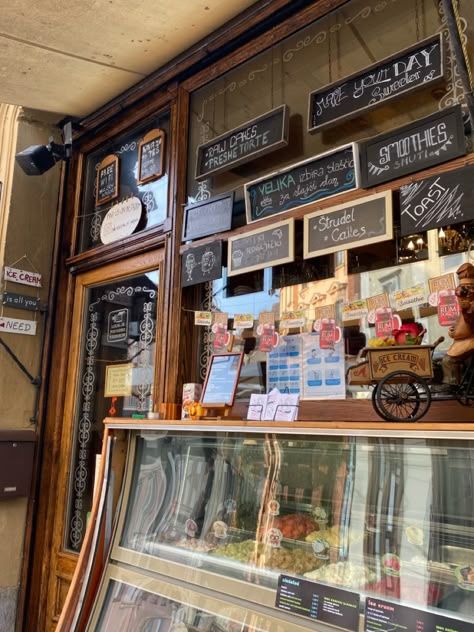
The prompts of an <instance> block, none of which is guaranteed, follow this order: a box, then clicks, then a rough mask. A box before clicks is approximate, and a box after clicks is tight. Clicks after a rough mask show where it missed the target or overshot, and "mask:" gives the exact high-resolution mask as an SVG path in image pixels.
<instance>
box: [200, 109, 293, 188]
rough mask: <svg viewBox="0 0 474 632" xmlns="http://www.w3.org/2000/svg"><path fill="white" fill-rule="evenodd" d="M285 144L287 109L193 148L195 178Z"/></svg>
mask: <svg viewBox="0 0 474 632" xmlns="http://www.w3.org/2000/svg"><path fill="white" fill-rule="evenodd" d="M287 144H288V108H287V106H286V105H280V107H278V108H275V109H274V110H272V111H271V112H267V113H266V114H262V116H259V117H258V118H255V119H253V120H251V121H248V122H247V123H245V124H244V125H241V126H240V127H236V128H235V129H232V130H230V131H229V132H226V133H225V134H221V135H220V136H217V137H216V138H213V139H212V140H211V141H209V142H207V143H205V144H203V145H199V147H198V148H197V160H196V176H195V177H196V180H203V179H204V178H207V177H209V176H211V175H213V174H216V173H219V172H221V171H229V169H232V168H233V167H236V166H237V165H241V164H243V163H244V162H248V161H249V160H253V159H254V158H257V157H259V156H263V155H265V154H268V153H269V152H271V151H275V150H276V149H279V148H280V147H284V146H285V145H287Z"/></svg>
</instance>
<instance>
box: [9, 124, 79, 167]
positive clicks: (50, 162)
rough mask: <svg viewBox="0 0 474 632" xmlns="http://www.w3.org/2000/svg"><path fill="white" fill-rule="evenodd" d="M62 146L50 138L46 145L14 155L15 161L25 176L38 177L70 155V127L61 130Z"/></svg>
mask: <svg viewBox="0 0 474 632" xmlns="http://www.w3.org/2000/svg"><path fill="white" fill-rule="evenodd" d="M63 138H64V145H59V144H58V143H55V142H54V141H53V139H52V138H50V139H49V144H48V145H31V147H27V148H26V149H24V150H23V151H20V152H19V153H18V154H16V156H15V159H16V161H17V163H18V164H19V165H20V167H21V168H22V169H23V171H24V172H25V173H26V175H27V176H40V175H42V174H43V173H45V172H46V171H48V170H49V169H51V168H52V167H54V165H55V164H56V163H57V162H59V161H60V160H67V159H68V158H70V157H71V155H72V125H71V123H67V124H66V125H65V126H64V128H63Z"/></svg>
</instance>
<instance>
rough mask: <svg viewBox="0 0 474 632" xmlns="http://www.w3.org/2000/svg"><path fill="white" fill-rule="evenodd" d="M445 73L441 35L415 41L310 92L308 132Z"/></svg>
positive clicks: (333, 123) (371, 107)
mask: <svg viewBox="0 0 474 632" xmlns="http://www.w3.org/2000/svg"><path fill="white" fill-rule="evenodd" d="M443 76H444V63H443V39H442V36H441V35H436V36H434V37H430V38H429V39H426V40H423V41H422V42H418V43H417V44H415V45H414V46H411V47H410V48H407V49H405V50H403V51H400V52H399V53H396V54H395V55H392V56H391V57H388V58H386V59H384V60H382V61H379V62H377V63H376V64H374V65H372V66H369V67H368V68H365V69H364V70H362V71H360V72H358V73H355V74H353V75H350V76H348V77H345V78H344V79H341V80H340V81H337V82H335V83H331V84H329V85H327V86H325V87H324V88H320V89H319V90H315V91H314V92H311V93H310V95H309V112H308V131H321V130H323V129H325V128H327V127H331V126H333V125H335V124H337V123H338V122H340V121H343V120H345V119H349V118H354V117H356V116H358V115H359V114H360V113H361V112H365V111H368V110H372V109H373V108H376V107H378V106H380V105H382V104H384V103H386V102H388V101H390V100H392V99H395V98H398V97H400V96H401V95H403V94H405V93H407V92H412V91H413V90H416V89H418V88H421V87H423V86H427V85H430V84H432V83H434V82H436V81H440V80H441V79H442V78H443Z"/></svg>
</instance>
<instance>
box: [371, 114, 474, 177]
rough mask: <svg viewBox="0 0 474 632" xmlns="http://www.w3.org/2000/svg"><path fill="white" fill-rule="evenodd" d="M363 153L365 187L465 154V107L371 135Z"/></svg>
mask: <svg viewBox="0 0 474 632" xmlns="http://www.w3.org/2000/svg"><path fill="white" fill-rule="evenodd" d="M360 152H361V161H360V174H361V182H362V187H363V188H364V189H367V188H369V187H374V186H377V185H378V184H381V183H382V182H388V181H389V180H394V179H395V178H401V177H402V176H406V175H408V174H410V173H415V172H416V171H421V170H422V169H428V168H429V167H433V166H434V165H438V164H441V163H442V162H447V161H448V160H452V159H453V158H457V157H459V156H464V155H465V153H466V137H465V135H464V124H463V118H462V109H461V106H460V105H456V106H454V107H452V108H449V109H447V110H443V111H441V112H436V113H435V114H432V115H431V116H427V117H425V118H423V119H421V120H419V121H415V122H414V123H410V124H409V125H405V126H403V127H399V128H397V129H394V130H391V131H390V132H387V133H386V134H380V135H379V136H375V137H374V138H370V139H369V140H367V141H365V142H363V143H362V144H361V145H360Z"/></svg>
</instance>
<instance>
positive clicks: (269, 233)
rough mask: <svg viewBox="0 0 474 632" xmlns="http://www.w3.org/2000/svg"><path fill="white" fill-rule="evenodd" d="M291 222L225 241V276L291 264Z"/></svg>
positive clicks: (292, 226)
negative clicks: (226, 244) (227, 244)
mask: <svg viewBox="0 0 474 632" xmlns="http://www.w3.org/2000/svg"><path fill="white" fill-rule="evenodd" d="M294 231H295V221H294V219H287V220H286V221H284V222H278V223H277V224H272V225H271V226H268V227H266V228H263V229H262V228H261V229H260V230H253V231H252V232H249V233H243V234H241V235H237V236H235V237H231V238H230V239H229V246H228V249H227V276H233V275H235V274H243V273H244V272H251V271H252V270H261V269H262V268H268V267H269V266H276V265H279V264H282V263H288V262H289V261H294V258H295V248H294V246H295V244H294Z"/></svg>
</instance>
